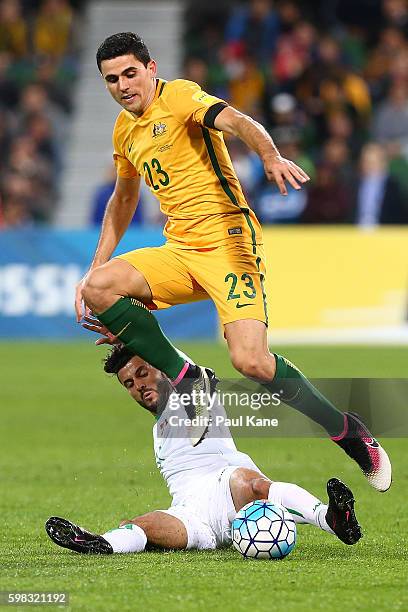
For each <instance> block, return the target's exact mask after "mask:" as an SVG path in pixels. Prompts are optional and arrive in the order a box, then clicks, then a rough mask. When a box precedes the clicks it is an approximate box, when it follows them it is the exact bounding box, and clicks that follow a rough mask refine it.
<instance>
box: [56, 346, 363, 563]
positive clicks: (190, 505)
mask: <svg viewBox="0 0 408 612" xmlns="http://www.w3.org/2000/svg"><path fill="white" fill-rule="evenodd" d="M105 371H107V372H109V373H115V374H117V377H118V379H119V381H120V383H121V384H122V385H123V386H124V387H125V388H126V389H127V390H128V392H129V393H130V395H131V396H132V398H133V399H134V400H136V401H137V402H138V403H139V404H140V405H141V406H143V407H144V408H145V409H146V410H148V411H149V412H151V413H152V414H153V415H154V416H155V418H156V423H155V425H154V427H153V438H154V451H155V456H156V462H157V466H158V468H159V470H160V472H161V474H162V476H163V478H164V480H165V481H166V484H167V486H168V489H169V493H170V495H171V497H172V504H171V506H170V508H167V509H166V510H156V511H154V512H149V513H147V514H145V515H142V516H137V517H135V518H133V519H129V520H125V521H122V522H121V524H120V526H119V527H117V528H114V529H112V530H110V531H108V532H106V533H104V534H103V535H98V534H93V533H91V532H89V531H87V530H85V529H83V528H82V527H79V526H77V525H75V524H74V523H71V522H70V521H68V520H66V519H62V518H59V517H51V518H50V519H48V521H47V523H46V531H47V533H48V535H49V536H50V538H51V539H52V540H53V541H54V542H55V543H56V544H58V545H59V546H62V547H64V548H69V549H71V550H74V551H76V552H81V553H99V554H112V553H134V552H141V551H143V550H145V548H146V546H147V547H154V548H157V547H159V548H163V549H199V550H203V549H206V550H211V549H215V548H218V547H221V546H225V545H229V544H231V533H230V527H231V522H232V520H233V518H234V517H235V515H236V513H237V511H238V510H240V509H241V508H242V507H243V506H244V505H245V504H247V503H249V502H251V501H254V500H256V499H268V500H270V501H271V502H275V503H279V504H281V505H283V506H284V507H285V508H287V510H288V511H289V512H290V513H291V514H292V517H293V519H294V520H295V522H296V523H309V524H311V525H315V526H316V527H318V528H320V529H322V530H324V531H327V532H328V533H331V534H334V535H336V536H337V537H338V538H339V539H340V540H341V541H342V542H344V543H345V544H355V543H356V542H357V541H358V540H359V539H360V538H361V536H362V533H361V528H360V526H359V524H358V522H357V519H356V516H355V514H354V498H353V494H352V492H351V491H350V489H349V488H348V487H347V486H346V485H345V484H343V483H342V482H341V481H340V480H338V479H337V478H332V479H330V480H329V482H328V483H327V492H328V497H329V502H328V504H327V505H326V504H323V503H322V502H321V501H320V500H319V499H317V498H316V497H315V496H314V495H312V494H310V493H309V492H308V491H306V490H305V489H302V488H301V487H298V486H297V485H295V484H292V483H285V482H272V481H271V480H270V479H269V478H267V477H266V476H265V475H264V474H262V472H261V471H260V470H259V469H258V467H257V466H256V465H255V463H254V462H253V461H252V459H251V458H250V457H249V456H248V455H246V454H244V453H241V452H240V451H238V450H237V448H236V446H235V443H234V441H233V439H232V437H231V433H230V430H229V429H228V427H227V426H226V425H225V424H221V425H218V426H216V425H215V424H214V423H215V421H216V419H215V416H216V415H217V414H219V415H224V414H225V412H224V408H223V406H221V405H220V403H219V402H218V401H217V400H216V401H215V404H214V407H213V409H212V423H211V424H210V426H209V429H208V433H207V435H206V437H205V438H204V439H203V440H202V442H200V444H198V445H197V446H195V447H193V446H192V445H191V443H190V439H189V437H188V433H187V425H188V423H187V422H186V420H187V419H188V415H187V414H186V413H185V411H184V408H183V407H182V404H181V402H180V401H179V398H177V396H175V395H174V389H173V387H172V386H171V383H170V381H169V379H168V378H167V377H166V376H165V375H164V374H163V373H162V372H160V371H159V370H157V369H155V368H153V367H152V366H151V365H149V364H147V363H146V362H145V361H143V360H142V359H141V358H139V357H137V356H134V355H133V354H131V353H129V352H128V351H127V349H126V348H124V347H123V346H115V347H114V348H113V350H112V352H111V353H110V355H109V356H108V358H107V359H106V362H105ZM216 382H217V381H216V379H214V380H213V391H214V390H215V386H216Z"/></svg>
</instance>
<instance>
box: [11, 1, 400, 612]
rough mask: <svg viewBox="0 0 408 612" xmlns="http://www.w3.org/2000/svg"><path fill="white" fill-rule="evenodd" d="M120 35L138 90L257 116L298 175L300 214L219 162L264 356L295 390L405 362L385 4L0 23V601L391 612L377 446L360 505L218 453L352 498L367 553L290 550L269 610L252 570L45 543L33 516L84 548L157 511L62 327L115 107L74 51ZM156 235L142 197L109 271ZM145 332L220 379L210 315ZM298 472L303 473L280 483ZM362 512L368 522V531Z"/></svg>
mask: <svg viewBox="0 0 408 612" xmlns="http://www.w3.org/2000/svg"><path fill="white" fill-rule="evenodd" d="M129 29H132V30H135V31H137V32H139V33H141V34H142V35H143V38H144V39H145V41H146V42H147V44H148V46H149V47H150V49H151V52H152V55H153V56H154V57H156V59H157V60H158V63H159V68H160V75H161V76H163V77H165V78H176V77H180V76H184V77H185V78H190V79H192V80H195V81H197V82H199V83H200V84H202V86H203V87H204V88H207V89H208V90H209V91H211V92H214V93H216V94H217V95H219V96H221V97H223V98H225V99H227V100H229V101H230V102H231V103H232V104H234V105H235V106H237V107H238V108H240V109H241V110H243V111H245V112H248V113H249V114H251V115H252V116H254V117H256V118H257V119H259V120H260V121H261V122H263V123H264V124H265V125H266V127H267V128H268V129H269V130H270V131H271V134H272V135H273V137H274V139H275V140H276V142H277V144H278V146H279V147H280V149H281V152H282V154H283V155H287V156H288V157H290V158H292V159H294V160H295V161H297V162H298V163H300V165H302V167H304V168H305V170H306V171H307V172H309V174H310V175H311V176H312V181H311V183H310V185H308V186H307V188H304V189H302V192H301V193H297V192H296V193H295V192H293V191H290V195H289V196H288V198H286V199H283V198H280V197H279V196H278V195H277V192H276V189H275V188H274V187H273V186H271V185H268V184H266V182H265V180H264V178H263V175H262V168H261V167H260V164H259V161H258V160H257V158H256V156H254V155H253V154H251V153H250V152H248V151H247V150H246V149H245V148H244V147H243V146H242V145H241V144H240V143H239V142H237V141H234V140H233V139H228V146H229V149H230V152H231V156H232V158H233V160H234V164H235V167H236V169H237V171H238V174H239V177H240V179H241V182H242V185H243V187H244V189H245V192H246V193H247V195H248V198H249V201H250V202H251V205H252V206H253V207H254V209H255V210H256V212H257V214H258V215H259V217H260V219H261V221H262V223H263V225H264V230H265V242H266V252H267V260H268V270H269V274H268V278H267V292H268V300H269V318H270V330H269V333H270V341H271V346H273V347H274V348H275V349H277V350H278V351H279V352H281V353H283V354H285V355H287V356H288V357H289V358H291V359H292V360H293V361H294V362H295V363H297V364H298V365H299V366H300V367H302V368H303V369H304V370H305V371H306V372H307V373H308V374H309V375H311V376H316V377H322V378H323V377H342V376H343V377H352V376H355V377H359V376H363V377H364V376H367V377H376V376H377V377H401V378H402V377H406V371H407V363H408V360H407V357H406V348H405V347H404V346H399V347H397V346H396V345H397V344H398V345H405V344H406V343H407V342H408V333H407V302H408V301H407V271H408V255H407V254H408V248H407V245H408V229H407V223H408V198H407V193H408V96H407V92H408V43H407V34H408V6H407V2H406V1H405V0H359V1H358V2H355V1H354V2H352V1H351V0H321V1H317V0H316V1H314V2H313V1H306V0H302V2H296V1H292V0H281V1H278V0H276V1H272V0H271V1H270V2H268V1H267V0H253V1H251V2H241V3H237V2H235V1H232V0H229V1H226V0H218V1H217V2H216V3H212V2H204V1H203V0H196V1H195V2H193V1H191V2H183V3H182V2H177V1H176V0H172V1H171V2H170V1H169V2H166V1H152V2H139V1H136V0H135V1H133V2H121V1H115V2H103V1H99V2H93V1H89V2H81V1H80V0H77V1H69V0H0V143H1V150H2V155H1V158H0V247H1V248H0V339H1V340H0V363H1V378H2V381H1V388H0V405H1V408H2V413H3V425H4V432H5V435H4V439H3V440H2V454H1V463H2V470H1V473H2V475H1V481H2V485H4V490H5V491H7V492H8V495H4V496H2V499H1V510H2V516H3V521H4V527H5V528H4V529H3V532H2V542H1V544H2V558H4V560H5V563H4V569H5V573H4V575H3V577H2V578H1V580H0V585H1V588H4V589H8V588H13V587H16V588H25V589H28V588H34V589H37V590H38V589H40V588H43V589H45V590H46V589H48V590H54V589H55V588H62V587H64V588H65V589H66V590H70V591H71V592H72V597H73V598H74V600H73V601H74V603H75V607H76V609H84V610H87V609H101V610H107V609H121V610H125V609H134V608H133V607H132V606H134V597H135V591H134V588H136V589H137V591H136V592H137V597H138V598H139V601H140V602H141V605H142V604H143V605H145V606H147V605H149V606H150V607H153V609H161V608H162V604H163V601H165V602H166V610H171V609H175V610H177V609H180V606H181V602H182V604H183V606H184V608H185V609H204V608H205V607H209V606H211V607H212V608H213V609H224V610H228V609H236V610H238V609H244V608H245V609H247V608H248V607H249V606H251V605H252V604H253V601H254V597H255V596H256V598H257V599H256V601H257V602H258V604H259V607H260V606H261V605H265V606H266V605H270V602H271V597H272V596H273V605H274V607H275V608H276V609H282V610H283V609H285V610H286V609H297V610H306V609H310V608H312V607H314V608H316V609H321V608H322V606H323V607H324V608H325V609H327V608H329V609H333V610H337V609H341V608H342V607H343V606H344V605H346V603H347V604H348V605H351V606H353V607H354V608H356V609H362V610H363V609H368V607H370V606H372V605H377V606H378V605H382V606H387V607H388V608H389V609H404V606H406V605H408V603H407V601H406V599H404V597H405V595H404V590H405V586H404V585H405V582H404V581H406V537H405V535H403V534H405V533H406V531H407V518H406V512H405V499H404V493H403V490H401V486H399V485H401V484H402V485H403V484H404V483H406V479H407V471H406V465H407V457H406V444H405V440H387V442H386V447H387V449H388V450H389V451H390V454H391V458H392V460H393V464H394V473H395V480H396V482H395V485H394V487H393V489H392V491H391V492H390V493H389V494H387V495H386V496H384V497H381V499H380V500H379V499H378V497H377V496H376V494H375V493H374V492H371V491H367V489H368V487H366V486H365V483H364V482H362V480H363V479H362V477H361V476H360V475H359V474H358V473H357V472H356V469H355V467H354V466H353V465H351V462H350V465H349V463H347V462H346V461H344V459H343V457H341V458H340V456H339V455H338V454H336V453H335V451H334V450H333V449H332V448H328V447H329V445H328V444H326V446H324V447H322V446H321V441H317V440H302V441H297V442H296V441H293V440H292V441H289V442H288V441H285V440H279V439H277V440H274V441H273V445H272V444H270V445H268V444H265V443H264V442H263V443H262V444H259V441H257V440H256V439H245V440H242V441H240V444H239V446H240V448H242V450H244V451H246V452H249V453H250V454H251V455H252V456H253V457H254V459H255V460H256V461H257V463H258V464H259V465H260V467H261V469H263V470H264V471H265V472H266V473H268V474H269V473H270V474H280V476H279V477H278V478H280V479H282V480H292V481H294V482H299V484H301V485H303V486H306V487H308V488H310V489H311V490H313V491H315V492H316V493H317V494H320V495H322V496H324V482H325V479H327V478H328V477H331V476H333V475H334V474H336V475H338V476H340V477H342V478H344V479H345V480H346V481H347V482H349V483H350V484H351V485H352V486H353V488H355V489H356V491H357V494H358V500H359V504H360V505H359V509H360V512H361V514H362V521H363V524H364V526H365V528H366V531H367V538H366V541H365V542H364V546H363V547H360V548H359V549H358V550H357V551H354V549H353V551H351V552H350V551H349V550H348V549H347V550H346V551H344V549H343V548H339V546H337V545H336V543H332V542H330V543H329V545H328V543H327V540H325V539H324V537H323V536H322V534H317V535H316V534H311V533H310V532H308V531H307V530H304V532H303V531H302V541H301V544H299V548H298V549H297V550H296V551H295V553H294V554H293V557H291V559H292V558H293V559H294V562H293V564H289V561H288V564H287V565H285V564H282V565H281V566H280V567H279V569H277V568H276V567H274V569H273V576H274V580H273V581H272V584H270V587H271V588H272V587H273V589H274V591H273V593H271V591H270V589H268V588H266V587H265V585H266V584H269V582H270V575H271V570H270V568H266V567H265V566H262V565H258V566H257V567H256V568H254V567H253V566H251V565H248V564H245V567H242V566H238V565H237V561H239V559H238V560H237V559H236V558H235V556H234V555H233V553H228V554H227V553H225V555H224V556H222V555H221V554H220V555H218V553H217V555H213V556H212V557H211V556H209V557H206V556H205V555H202V556H199V555H198V556H194V555H192V554H186V555H185V556H180V555H178V554H176V555H174V558H173V560H172V561H171V562H170V561H169V560H168V557H166V556H165V557H163V558H161V557H159V556H157V555H156V556H153V557H152V556H150V555H154V553H151V554H150V553H149V554H146V556H144V557H143V558H138V560H137V564H135V562H134V561H132V560H129V559H123V558H121V559H120V561H115V562H112V564H109V563H107V562H106V561H104V562H103V563H102V562H100V560H95V563H93V564H92V563H91V562H90V561H89V560H86V561H84V560H81V561H78V560H77V559H71V557H69V556H67V555H65V556H64V555H63V553H61V554H59V553H58V555H55V550H54V549H52V547H51V546H50V545H49V544H48V542H47V543H46V544H45V539H44V535H43V532H42V524H43V522H44V520H45V519H46V518H47V517H48V516H49V514H52V513H55V514H61V515H62V516H64V515H67V516H68V515H69V517H70V518H72V519H73V520H78V522H81V521H82V523H83V524H84V525H87V526H89V527H90V528H93V527H94V528H95V529H98V528H99V529H102V528H104V527H105V528H106V526H107V521H108V526H110V523H112V521H114V518H113V517H117V515H118V512H119V514H121V517H122V516H124V515H126V514H131V515H134V514H136V513H142V512H145V511H146V510H150V509H154V508H157V507H163V506H164V507H165V504H166V503H168V497H167V494H166V492H165V490H164V487H163V486H162V484H161V482H160V478H159V476H158V475H157V474H156V472H155V471H154V464H153V460H152V457H151V449H150V433H149V432H150V427H151V422H150V419H149V417H148V416H145V415H142V414H140V413H139V412H138V411H135V410H134V409H133V406H132V405H131V404H129V402H127V401H125V399H126V398H123V397H122V392H121V391H120V389H117V388H116V385H115V384H114V383H113V382H112V381H111V380H109V379H107V378H105V377H103V376H101V374H100V361H101V358H102V355H103V352H104V351H103V350H102V349H94V348H93V346H92V341H93V340H94V338H93V337H91V334H90V333H87V332H84V331H83V330H82V329H81V328H80V326H78V325H77V324H75V322H74V313H73V300H72V296H73V288H74V285H75V283H76V282H77V280H78V279H79V278H80V277H81V276H82V274H83V272H84V271H85V270H86V267H87V265H88V263H89V261H90V258H91V256H92V253H93V249H94V247H95V244H96V240H97V235H98V226H99V223H100V221H101V217H102V214H103V209H104V206H105V204H106V201H107V198H108V197H109V194H110V193H111V191H112V188H113V175H112V165H111V145H110V135H111V129H112V126H113V123H114V119H115V116H116V113H117V108H116V106H115V104H114V103H113V101H112V100H110V98H109V96H108V95H107V93H106V92H105V91H104V87H103V83H101V81H100V78H99V76H98V74H97V69H96V65H95V60H94V55H95V49H96V47H97V45H98V43H99V42H100V41H101V40H102V39H103V38H104V37H105V36H106V35H108V34H110V33H112V32H114V31H121V30H129ZM162 223H163V219H162V218H161V215H160V212H159V210H158V207H157V204H156V203H155V201H154V200H153V199H152V197H151V196H150V194H149V193H148V192H146V190H143V192H142V196H141V203H140V206H139V208H138V211H137V213H136V216H135V219H134V220H133V222H132V227H131V229H130V230H129V232H128V233H127V235H126V236H125V238H124V239H123V241H122V243H121V245H120V247H119V250H120V251H126V250H129V249H132V248H134V247H135V246H145V245H154V244H160V243H161V242H162V240H163V238H162V235H161V227H162ZM158 316H159V318H160V320H161V323H162V324H163V326H164V328H165V330H166V332H167V333H168V334H169V335H170V337H171V338H172V339H174V340H175V341H179V344H180V345H181V347H182V348H183V349H185V350H186V351H187V352H188V353H189V354H191V355H192V357H194V358H195V359H197V360H200V361H201V362H203V363H208V365H212V366H214V367H215V368H216V370H217V371H218V373H219V374H220V375H222V376H233V375H234V374H233V371H232V368H231V366H230V365H229V361H228V357H227V354H226V350H225V346H224V345H223V342H222V338H221V334H220V330H219V328H218V323H217V318H216V313H215V310H214V308H213V306H212V305H211V304H210V303H209V302H203V303H201V304H194V305H188V306H180V307H176V308H172V309H170V310H168V311H166V312H163V313H159V314H158ZM66 340H70V342H69V343H67V342H66ZM311 344H314V345H316V344H318V345H322V344H323V345H325V346H318V347H317V346H311ZM340 345H344V346H340ZM350 345H354V346H353V347H351V346H350ZM385 345H387V346H385ZM112 406H114V410H112ZM123 424H125V426H123ZM107 432H114V435H112V434H109V435H108V434H107ZM313 458H315V459H316V458H318V460H317V459H316V463H314V462H313V466H312V468H310V469H309V468H307V469H303V471H301V470H300V469H299V467H300V466H310V465H311V462H312V459H313ZM146 474H148V478H147V477H146ZM107 491H108V494H107ZM379 502H381V503H379ZM372 508H381V513H380V517H378V516H375V515H373V512H371V511H370V510H371V509H372ZM396 517H398V518H397V524H398V533H397V534H396V533H395V520H396ZM115 520H116V519H115ZM379 550H381V555H378V551H379ZM404 559H405V561H404ZM88 561H89V563H88ZM186 562H188V572H187V574H188V579H187V580H186V579H185V574H186V569H185V568H186V567H187V565H186ZM115 563H116V565H115ZM167 563H171V564H170V565H166V564H167ZM219 563H222V567H223V572H220V571H219V565H218V564H219ZM404 563H405V565H404ZM60 568H63V569H64V571H63V572H61V571H60ZM169 568H170V569H169ZM119 569H126V571H125V572H122V576H121V572H118V570H119ZM63 574H64V575H63ZM152 574H153V575H155V576H161V575H164V576H166V578H168V580H164V581H163V582H162V583H160V580H152V579H151V576H152ZM127 576H131V579H132V585H133V587H134V588H133V589H132V588H131V587H129V582H128V581H127ZM169 576H170V578H169ZM109 580H110V581H112V584H113V585H114V586H112V588H110V589H107V587H106V584H107V581H109ZM197 581H199V582H200V584H198V582H197ZM353 581H357V583H360V584H364V587H365V588H364V589H361V590H359V589H358V588H355V585H354V586H353V584H350V583H351V582H353ZM295 583H297V584H296V586H297V587H298V588H294V585H295ZM243 584H246V587H245V589H243V586H242V585H243ZM344 584H347V595H348V599H347V601H346V600H345V598H344ZM278 586H279V596H280V597H281V600H280V601H279V597H278V598H277V597H276V589H277V588H278ZM180 593H182V595H180ZM214 596H215V599H216V600H217V602H215V601H214ZM302 597H305V598H306V603H305V600H304V599H302Z"/></svg>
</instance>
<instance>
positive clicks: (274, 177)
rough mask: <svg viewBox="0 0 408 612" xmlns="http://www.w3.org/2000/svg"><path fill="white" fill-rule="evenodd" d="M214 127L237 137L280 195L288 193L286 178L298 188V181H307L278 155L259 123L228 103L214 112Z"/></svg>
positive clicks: (295, 168) (305, 177) (295, 166)
mask: <svg viewBox="0 0 408 612" xmlns="http://www.w3.org/2000/svg"><path fill="white" fill-rule="evenodd" d="M214 127H215V128H216V129H217V130H221V131H223V132H226V133H227V134H232V135H234V136H237V138H239V139H240V140H242V141H243V142H245V144H246V145H247V146H248V147H249V148H250V149H252V150H253V151H255V153H257V154H258V155H259V157H260V158H261V160H262V162H263V165H264V169H265V174H266V177H267V179H268V180H269V181H275V182H276V184H277V185H278V187H279V191H280V192H281V194H282V195H288V192H287V187H286V181H287V182H288V183H289V184H290V185H292V187H293V188H294V189H301V185H302V183H305V182H306V181H309V180H310V177H309V176H308V175H307V174H306V172H304V171H303V170H302V168H300V167H299V166H297V165H296V164H295V163H293V162H292V161H290V160H289V159H285V158H284V157H282V156H281V155H280V154H279V151H278V149H277V148H276V146H275V143H274V142H273V140H272V138H271V137H270V136H269V134H268V132H267V131H266V130H265V128H264V127H263V126H262V125H261V124H260V123H258V122H257V121H255V120H254V119H252V118H251V117H248V115H244V114H242V113H240V112H239V111H237V110H236V109H235V108H233V107H232V106H227V107H225V108H224V109H223V110H222V111H221V112H220V113H219V114H218V115H217V117H216V118H215V120H214Z"/></svg>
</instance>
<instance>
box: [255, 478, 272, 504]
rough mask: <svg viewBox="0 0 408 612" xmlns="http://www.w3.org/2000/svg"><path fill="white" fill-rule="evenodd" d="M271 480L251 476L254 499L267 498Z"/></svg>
mask: <svg viewBox="0 0 408 612" xmlns="http://www.w3.org/2000/svg"><path fill="white" fill-rule="evenodd" d="M271 484H272V483H271V481H270V480H268V479H267V478H253V479H252V480H251V482H250V486H251V490H252V495H253V498H254V499H268V495H269V487H270V486H271Z"/></svg>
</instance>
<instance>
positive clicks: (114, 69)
mask: <svg viewBox="0 0 408 612" xmlns="http://www.w3.org/2000/svg"><path fill="white" fill-rule="evenodd" d="M101 71H102V76H103V78H104V81H105V84H106V87H107V89H108V90H109V92H110V94H111V96H112V98H113V99H114V100H116V102H118V104H120V105H121V106H122V107H123V108H124V109H126V110H127V111H129V112H131V113H135V115H141V114H142V113H144V111H145V110H146V108H147V107H148V106H149V104H150V103H151V102H152V100H153V98H154V93H155V90H156V81H155V76H156V62H155V61H154V60H152V61H150V62H149V63H148V64H147V66H144V64H142V62H140V61H139V60H138V59H136V57H135V56H134V55H120V56H119V57H114V58H113V59H109V60H103V62H102V64H101Z"/></svg>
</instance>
